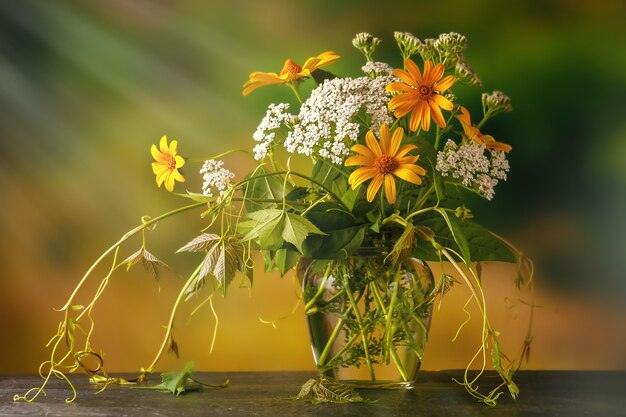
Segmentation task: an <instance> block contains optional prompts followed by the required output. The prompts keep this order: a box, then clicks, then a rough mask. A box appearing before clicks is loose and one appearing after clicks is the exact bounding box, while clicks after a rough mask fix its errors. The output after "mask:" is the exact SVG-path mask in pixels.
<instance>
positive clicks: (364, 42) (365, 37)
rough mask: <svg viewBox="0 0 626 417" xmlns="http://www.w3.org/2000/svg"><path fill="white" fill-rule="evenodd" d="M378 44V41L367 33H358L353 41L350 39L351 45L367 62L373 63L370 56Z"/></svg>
mask: <svg viewBox="0 0 626 417" xmlns="http://www.w3.org/2000/svg"><path fill="white" fill-rule="evenodd" d="M378 44H380V39H378V38H377V37H375V36H372V35H370V34H369V33H367V32H361V33H358V34H357V35H356V36H355V37H354V39H352V45H354V47H355V48H356V49H358V50H359V51H361V53H362V54H363V55H365V58H367V60H368V61H373V59H372V56H373V55H374V51H376V48H377V47H378Z"/></svg>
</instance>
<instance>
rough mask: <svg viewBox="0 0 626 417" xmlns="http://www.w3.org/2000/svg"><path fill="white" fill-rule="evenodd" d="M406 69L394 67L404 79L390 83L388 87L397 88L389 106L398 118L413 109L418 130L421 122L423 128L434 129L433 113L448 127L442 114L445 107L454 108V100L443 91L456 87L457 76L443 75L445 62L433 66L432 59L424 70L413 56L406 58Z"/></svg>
mask: <svg viewBox="0 0 626 417" xmlns="http://www.w3.org/2000/svg"><path fill="white" fill-rule="evenodd" d="M404 66H405V67H406V69H407V70H406V71H404V70H401V69H395V70H393V75H395V76H396V77H398V78H400V79H401V80H402V82H393V83H390V84H389V85H388V86H387V91H396V92H399V93H400V94H398V95H395V96H393V97H392V98H391V100H390V101H389V104H388V106H389V110H391V111H393V114H394V116H396V118H400V117H402V116H404V115H406V114H408V113H409V112H412V113H411V118H410V120H409V129H411V131H413V132H415V131H416V130H417V128H418V126H419V125H420V124H421V125H422V129H423V130H426V131H427V130H430V118H431V117H432V118H433V120H434V121H435V123H436V124H437V126H439V127H445V126H446V121H445V119H444V118H443V115H442V114H441V109H444V110H448V111H449V110H452V107H453V106H452V103H451V102H450V100H448V99H447V98H445V97H444V96H443V95H442V93H443V92H444V91H446V90H447V89H449V88H450V87H452V86H453V85H454V83H455V81H456V78H455V77H454V76H452V75H448V76H447V77H445V78H443V79H441V77H442V76H443V71H444V66H443V65H442V64H437V65H435V66H434V67H433V63H432V61H431V60H428V61H426V62H425V63H424V74H423V75H422V73H421V72H420V69H419V68H418V66H417V65H416V64H415V62H413V61H412V60H410V59H405V60H404Z"/></svg>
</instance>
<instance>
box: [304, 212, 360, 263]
mask: <svg viewBox="0 0 626 417" xmlns="http://www.w3.org/2000/svg"><path fill="white" fill-rule="evenodd" d="M306 217H307V218H308V219H309V220H310V221H311V223H313V224H314V225H315V226H317V227H318V229H319V230H321V231H322V232H324V233H325V235H312V236H309V237H308V238H307V239H306V240H305V241H304V244H303V245H302V249H303V252H302V253H303V254H304V256H306V257H307V258H310V259H346V258H347V257H348V256H350V255H351V254H352V253H354V252H355V251H356V250H357V249H358V248H359V247H360V246H361V243H362V242H363V237H364V236H365V229H366V228H367V225H363V224H357V223H356V222H355V220H354V218H353V217H352V215H351V214H350V213H347V212H345V211H343V210H342V209H341V206H339V205H337V204H336V203H321V204H318V205H317V206H315V207H314V208H313V209H312V210H310V211H309V212H308V213H307V215H306Z"/></svg>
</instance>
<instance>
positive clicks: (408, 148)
mask: <svg viewBox="0 0 626 417" xmlns="http://www.w3.org/2000/svg"><path fill="white" fill-rule="evenodd" d="M416 148H417V146H415V145H411V144H410V143H408V144H406V145H404V146H402V147H401V148H400V149H399V150H398V152H397V153H396V154H395V158H396V159H400V158H402V157H403V156H404V155H406V154H407V153H408V152H410V151H412V150H413V149H416Z"/></svg>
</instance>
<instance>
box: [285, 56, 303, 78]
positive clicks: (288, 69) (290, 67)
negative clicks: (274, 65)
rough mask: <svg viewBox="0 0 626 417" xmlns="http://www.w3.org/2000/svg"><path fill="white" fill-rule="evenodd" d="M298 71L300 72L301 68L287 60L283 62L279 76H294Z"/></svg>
mask: <svg viewBox="0 0 626 417" xmlns="http://www.w3.org/2000/svg"><path fill="white" fill-rule="evenodd" d="M300 71H302V67H301V66H300V65H298V64H296V63H295V62H293V61H292V60H291V59H288V60H287V61H286V62H285V65H284V66H283V69H282V70H280V75H285V74H289V75H296V74H297V73H299V72H300Z"/></svg>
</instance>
